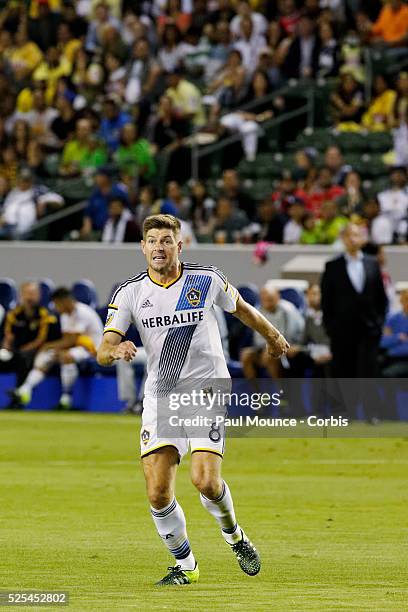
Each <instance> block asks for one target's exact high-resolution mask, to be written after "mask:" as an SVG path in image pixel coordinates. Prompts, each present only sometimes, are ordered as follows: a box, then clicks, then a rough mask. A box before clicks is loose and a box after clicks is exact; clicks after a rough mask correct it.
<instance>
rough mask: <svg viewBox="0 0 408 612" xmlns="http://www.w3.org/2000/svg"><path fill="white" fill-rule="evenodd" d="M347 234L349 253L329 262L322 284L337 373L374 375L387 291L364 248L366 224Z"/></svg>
mask: <svg viewBox="0 0 408 612" xmlns="http://www.w3.org/2000/svg"><path fill="white" fill-rule="evenodd" d="M342 238H343V242H344V246H345V253H344V255H341V256H340V257H338V258H336V259H333V260H332V261H329V262H328V263H327V264H326V269H325V271H324V273H323V277H322V285H321V286H322V310H323V323H324V326H325V328H326V331H327V333H328V335H329V338H330V344H331V351H332V355H333V361H332V370H333V376H334V377H335V378H374V377H375V376H376V375H377V355H378V347H379V343H380V338H381V332H382V326H383V323H384V318H385V313H386V309H387V296H386V293H385V290H384V285H383V281H382V277H381V271H380V268H379V266H378V263H377V261H376V259H375V258H374V257H370V256H367V255H363V253H362V251H361V247H362V245H363V242H364V239H363V235H362V230H361V228H360V227H359V226H358V225H355V224H353V223H350V224H349V225H347V226H346V228H345V229H344V231H343V235H342Z"/></svg>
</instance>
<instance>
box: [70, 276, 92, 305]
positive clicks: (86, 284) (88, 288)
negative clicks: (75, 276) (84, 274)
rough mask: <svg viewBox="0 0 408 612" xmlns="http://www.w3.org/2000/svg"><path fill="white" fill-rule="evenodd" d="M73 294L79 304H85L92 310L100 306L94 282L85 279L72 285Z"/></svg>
mask: <svg viewBox="0 0 408 612" xmlns="http://www.w3.org/2000/svg"><path fill="white" fill-rule="evenodd" d="M72 294H73V296H74V298H75V299H76V300H78V302H83V304H87V305H88V306H91V307H92V308H96V307H97V305H98V296H97V294H96V289H95V285H94V284H93V282H92V281H90V280H87V279H86V278H83V279H81V280H79V281H77V282H76V283H74V284H73V285H72Z"/></svg>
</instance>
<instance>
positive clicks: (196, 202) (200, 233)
mask: <svg viewBox="0 0 408 612" xmlns="http://www.w3.org/2000/svg"><path fill="white" fill-rule="evenodd" d="M190 199H191V219H192V223H193V229H194V233H195V235H196V237H197V240H198V241H199V242H209V241H210V240H211V229H212V226H211V218H212V216H213V213H214V208H215V201H214V200H213V198H211V197H210V196H209V195H208V193H207V192H206V188H205V185H204V183H202V182H200V181H195V182H194V183H193V185H192V186H191V192H190Z"/></svg>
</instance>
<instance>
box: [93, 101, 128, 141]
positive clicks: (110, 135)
mask: <svg viewBox="0 0 408 612" xmlns="http://www.w3.org/2000/svg"><path fill="white" fill-rule="evenodd" d="M131 122H132V118H131V117H130V115H129V114H128V113H126V112H125V111H122V110H120V99H119V98H118V96H117V95H116V94H110V95H109V96H106V98H105V99H104V101H103V107H102V120H101V125H100V129H99V134H100V137H101V138H102V140H103V141H104V142H105V143H106V145H107V147H108V149H109V151H110V152H114V151H116V149H117V148H118V146H119V142H120V131H121V129H122V128H123V126H124V125H126V123H131Z"/></svg>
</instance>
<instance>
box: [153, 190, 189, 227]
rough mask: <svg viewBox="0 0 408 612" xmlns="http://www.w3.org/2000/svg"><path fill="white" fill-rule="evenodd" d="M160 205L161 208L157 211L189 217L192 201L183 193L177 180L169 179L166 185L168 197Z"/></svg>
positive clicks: (182, 217)
mask: <svg viewBox="0 0 408 612" xmlns="http://www.w3.org/2000/svg"><path fill="white" fill-rule="evenodd" d="M158 205H159V210H157V212H160V213H162V214H166V215H174V216H175V217H179V218H180V219H187V218H188V213H189V210H190V206H191V202H190V200H189V199H188V198H186V197H185V196H184V195H183V192H182V190H181V187H180V185H179V184H178V182H177V181H169V182H168V183H167V186H166V197H165V198H163V200H162V201H161V202H159V203H158Z"/></svg>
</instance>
